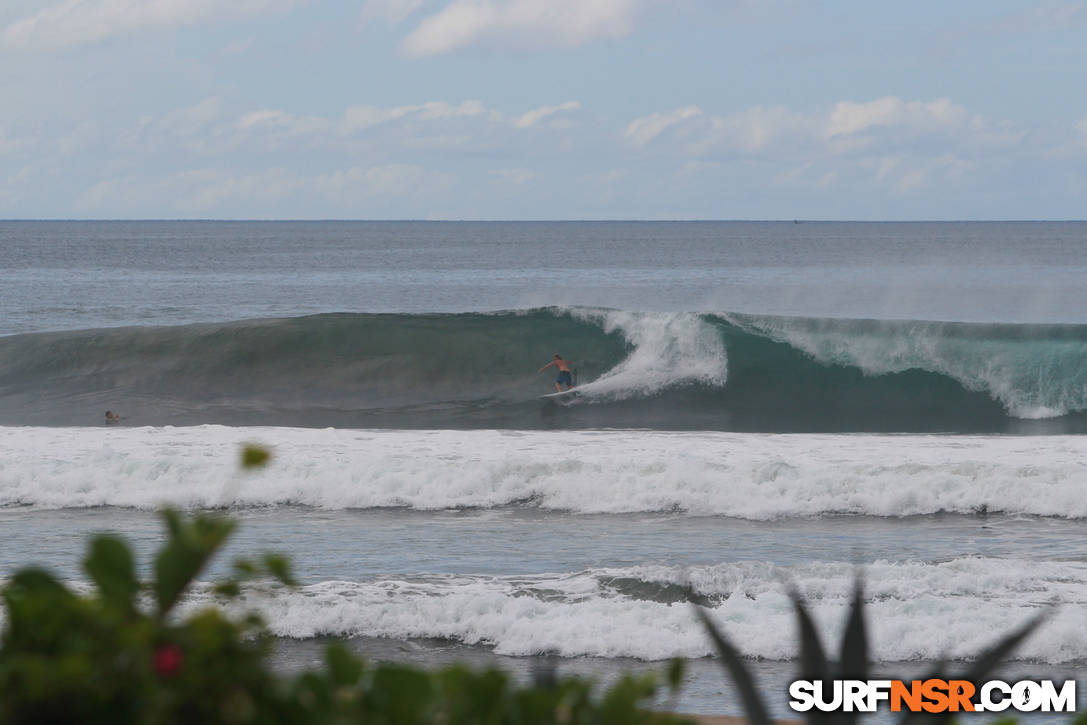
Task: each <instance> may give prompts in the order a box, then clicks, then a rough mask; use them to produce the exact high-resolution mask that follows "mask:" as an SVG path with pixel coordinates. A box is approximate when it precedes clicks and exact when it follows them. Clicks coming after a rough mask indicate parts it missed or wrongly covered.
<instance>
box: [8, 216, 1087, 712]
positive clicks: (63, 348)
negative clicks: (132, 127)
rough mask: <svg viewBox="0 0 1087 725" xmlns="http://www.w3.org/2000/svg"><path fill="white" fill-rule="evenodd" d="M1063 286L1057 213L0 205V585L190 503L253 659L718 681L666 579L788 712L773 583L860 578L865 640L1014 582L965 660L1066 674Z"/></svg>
mask: <svg viewBox="0 0 1087 725" xmlns="http://www.w3.org/2000/svg"><path fill="white" fill-rule="evenodd" d="M1084 280H1087V223H1081V222H1015V223H1007V222H999V223H997V222H992V223H974V222H954V223H952V222H932V223H836V222H834V223H832V222H801V221H799V220H798V221H797V222H591V223H587V222H490V223H475V222H471V223H469V222H77V221H73V222H32V221H27V222H19V221H9V222H0V310H2V313H3V314H2V316H0V577H2V576H5V575H7V574H8V573H10V572H11V571H12V570H14V569H15V568H17V567H20V566H25V565H29V564H44V565H47V566H50V567H53V568H55V569H56V570H58V571H59V572H61V573H62V574H63V575H64V576H65V577H67V578H69V579H72V580H75V581H79V580H82V579H83V578H84V577H83V575H82V574H81V572H80V568H79V567H80V565H79V562H80V560H81V558H82V553H83V545H84V542H85V540H86V537H87V535H88V534H89V533H91V532H94V531H101V530H113V531H119V532H121V533H122V534H124V535H126V536H127V537H129V538H130V539H131V540H132V541H133V542H134V543H135V545H136V547H137V549H138V551H139V552H140V553H141V556H142V558H143V562H144V564H145V565H146V564H147V562H148V559H149V555H150V552H152V551H153V550H154V548H155V546H156V545H157V542H158V541H160V539H161V526H160V524H159V522H158V520H157V519H156V517H155V513H154V512H155V510H156V509H157V508H159V507H161V506H162V505H165V504H170V505H174V506H180V507H182V508H185V509H189V510H196V509H206V508H213V509H217V510H225V511H228V512H230V513H231V514H232V515H234V516H236V517H237V518H239V519H240V521H241V527H240V533H239V534H238V536H237V538H236V541H234V542H233V543H232V544H231V546H230V550H229V551H228V552H227V555H226V556H224V557H223V562H222V563H220V564H219V566H220V567H223V566H225V562H227V561H228V560H229V559H230V558H232V556H233V555H235V554H244V553H253V552H258V551H264V550H275V551H281V552H283V553H286V554H288V555H290V556H291V557H292V559H293V561H294V562H295V568H296V573H297V575H298V577H299V579H300V580H301V582H302V586H301V587H300V588H299V589H297V590H294V591H288V592H283V593H280V594H276V595H274V596H261V597H257V596H256V595H254V596H253V597H252V598H250V599H249V600H247V601H246V604H247V605H248V606H252V607H256V608H258V609H260V610H261V611H262V612H264V613H265V616H266V617H267V619H268V622H269V625H270V627H271V629H272V631H273V632H274V633H275V634H276V635H277V636H278V638H279V640H278V642H279V644H278V647H277V653H276V666H277V667H280V668H281V669H283V670H284V671H294V670H297V669H300V668H304V667H307V666H311V665H314V664H315V663H317V662H318V661H319V660H320V648H321V646H322V645H323V643H324V642H326V641H328V639H329V638H348V640H349V642H350V645H351V646H352V647H353V648H355V649H357V650H358V651H359V652H361V653H363V654H366V655H368V656H371V657H374V658H378V659H390V660H396V661H406V662H412V663H416V664H422V665H425V666H433V665H439V664H444V663H447V662H451V661H466V662H469V663H472V664H477V665H488V664H498V665H500V666H503V667H506V668H507V669H510V670H512V671H514V672H515V673H518V675H519V676H523V677H528V676H529V675H530V673H531V672H532V671H533V669H534V668H536V667H538V666H539V665H540V663H541V662H546V663H550V664H554V665H555V666H556V667H557V668H558V670H559V672H560V673H568V674H584V675H588V676H593V677H597V678H599V679H601V680H603V681H605V682H607V681H610V680H611V679H612V678H614V677H615V676H616V675H617V674H618V673H620V672H623V671H645V670H653V669H660V668H661V667H662V666H663V665H664V661H665V660H667V659H668V658H671V657H674V656H682V657H687V658H692V661H691V667H690V671H689V673H688V677H687V680H688V681H687V684H686V688H685V691H684V695H683V696H682V698H681V699H680V700H679V701H678V702H667V703H662V706H669V707H675V708H678V709H680V710H684V711H688V712H698V713H723V714H737V713H740V712H741V706H740V703H739V702H738V701H737V699H736V697H735V695H734V693H733V691H732V689H731V687H730V686H729V685H728V684H727V683H726V682H725V680H724V678H723V676H722V674H721V672H720V671H719V669H718V666H717V663H716V662H715V661H714V660H712V659H711V658H709V657H708V655H709V654H710V651H711V648H710V645H709V642H708V640H707V638H706V637H705V635H704V633H703V632H702V631H701V629H700V627H699V625H698V623H697V622H696V620H695V618H694V616H693V612H692V611H691V605H690V604H688V603H686V601H685V600H686V598H687V597H688V588H689V590H690V591H692V592H693V596H694V597H695V598H696V599H697V600H698V601H699V602H700V603H701V604H703V605H704V606H706V607H708V608H709V611H710V612H711V614H712V616H713V618H714V619H715V620H716V621H717V622H719V623H720V624H721V626H722V628H723V629H724V631H725V632H727V633H728V634H729V636H730V637H732V638H733V639H734V640H735V641H736V643H737V644H738V645H739V646H740V648H741V649H742V650H743V652H744V653H745V654H746V655H747V656H748V657H749V662H750V664H751V666H752V668H753V669H754V670H755V672H756V677H757V678H758V681H759V683H760V685H761V689H762V690H763V691H764V692H765V694H766V696H767V698H768V700H769V701H770V704H771V708H772V710H773V712H774V714H775V715H777V716H782V717H788V716H790V715H791V714H792V713H791V712H790V711H789V709H788V706H787V704H786V703H787V695H786V689H785V688H786V683H787V682H788V681H789V680H791V679H792V677H793V676H794V675H795V673H796V667H797V664H796V654H797V653H796V635H795V631H794V622H793V617H792V614H791V610H790V605H789V600H788V596H787V591H788V588H789V587H790V586H794V587H796V588H797V590H799V591H800V592H801V593H802V594H803V595H804V596H805V597H806V598H807V599H808V601H809V602H810V604H811V607H812V609H813V613H814V616H815V619H816V621H817V623H818V624H819V625H820V626H821V628H822V629H823V631H824V633H825V634H826V636H827V638H828V641H835V639H836V637H837V636H838V635H839V634H840V632H841V631H842V625H843V618H844V615H845V612H846V610H847V608H848V603H849V597H850V595H851V592H852V587H853V582H854V580H855V578H856V577H858V576H859V577H861V578H862V579H863V581H864V587H865V598H866V601H867V603H868V617H869V625H870V629H871V646H872V655H873V658H874V659H875V660H876V662H877V664H876V665H875V668H876V671H877V672H879V673H881V674H885V675H888V676H896V677H897V676H911V675H916V674H918V673H920V672H923V671H925V670H926V669H927V668H928V667H931V666H932V664H933V663H934V662H936V661H938V660H940V659H942V658H950V659H952V660H953V661H955V662H957V661H958V660H960V659H962V658H968V657H969V656H970V655H971V654H973V653H976V652H978V651H979V650H981V649H982V648H983V647H985V646H986V645H987V644H989V643H991V642H992V641H993V640H994V638H995V637H997V636H998V635H1000V634H1001V633H1003V632H1007V631H1010V630H1011V629H1013V628H1015V627H1016V626H1017V625H1019V624H1021V623H1023V622H1024V621H1026V620H1027V619H1028V618H1030V617H1031V616H1032V615H1033V614H1035V613H1037V612H1038V611H1041V610H1043V609H1044V610H1048V611H1049V617H1048V619H1047V621H1046V623H1045V624H1044V625H1043V626H1042V628H1041V629H1040V630H1039V631H1038V632H1037V633H1036V634H1035V635H1034V636H1032V637H1031V638H1030V639H1028V640H1027V641H1026V643H1025V644H1024V645H1023V646H1022V647H1021V648H1020V649H1019V650H1018V651H1017V652H1016V654H1015V655H1014V658H1013V660H1012V661H1011V662H1010V663H1009V664H1008V665H1007V666H1006V667H1005V669H1004V670H1003V671H1002V675H1003V676H1005V677H1006V678H1009V679H1017V678H1020V677H1028V676H1029V677H1055V678H1058V679H1068V678H1077V679H1079V680H1080V690H1081V692H1087V690H1085V689H1084V688H1085V686H1087V685H1085V682H1084V676H1083V672H1084V665H1085V664H1087V531H1085V526H1084V523H1085V519H1087V437H1085V436H1084V433H1085V432H1087V285H1085V284H1084ZM555 353H561V354H562V355H563V356H564V357H566V358H567V359H569V360H570V362H571V367H572V368H573V369H574V371H575V373H576V376H577V380H578V390H579V394H578V395H577V396H576V397H569V398H562V399H557V400H547V399H541V398H540V396H541V395H544V394H546V393H549V392H552V391H553V390H554V378H555V375H554V372H553V370H554V369H553V368H552V369H549V370H547V371H545V372H544V373H537V370H538V369H539V368H540V367H541V366H542V365H544V364H546V363H547V362H549V361H550V360H551V359H552V356H553V355H554V354H555ZM106 410H111V411H115V412H117V413H119V414H120V415H121V416H122V420H121V422H120V423H119V424H117V425H110V426H106V425H104V412H105V411H106ZM248 442H257V443H261V444H264V445H267V446H268V447H270V448H271V450H272V451H273V458H272V461H271V464H270V465H269V466H268V468H267V469H265V470H262V471H259V472H241V471H239V470H238V464H237V461H238V451H239V448H240V446H241V445H243V444H244V443H248ZM222 570H223V569H222V568H220V571H222ZM214 573H215V572H214V571H213V572H211V573H210V574H209V576H212V575H214ZM205 603H206V602H205V601H204V600H202V599H201V598H200V597H196V598H194V599H193V600H192V601H190V602H189V603H188V604H187V606H190V607H196V606H201V605H202V604H205ZM1082 698H1083V695H1082V694H1081V698H1080V699H1081V700H1082ZM874 721H875V722H879V721H881V718H879V717H877V718H876V719H875V720H874ZM883 721H889V720H888V719H887V718H883Z"/></svg>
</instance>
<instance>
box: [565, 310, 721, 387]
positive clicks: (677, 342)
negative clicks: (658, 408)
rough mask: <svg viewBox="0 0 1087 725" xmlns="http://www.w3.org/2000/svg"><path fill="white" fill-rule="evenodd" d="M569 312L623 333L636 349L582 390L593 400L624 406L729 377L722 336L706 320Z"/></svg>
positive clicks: (665, 315)
mask: <svg viewBox="0 0 1087 725" xmlns="http://www.w3.org/2000/svg"><path fill="white" fill-rule="evenodd" d="M566 312H567V313H568V314H569V315H571V316H572V317H574V318H575V319H581V320H586V321H588V322H593V323H595V324H598V325H600V326H601V327H602V328H603V329H604V331H605V332H608V333H612V332H618V333H620V334H621V335H622V336H623V337H624V338H625V339H626V341H627V342H628V343H629V344H630V345H631V346H632V348H633V349H632V350H631V352H630V354H629V355H628V356H627V357H626V359H624V360H623V361H622V362H620V363H619V364H618V365H616V366H615V367H614V368H612V369H611V370H608V371H607V372H605V373H604V374H603V375H601V376H600V377H599V378H597V379H596V380H593V381H591V382H589V383H585V384H583V385H580V386H579V388H578V389H579V390H580V391H581V392H582V393H583V394H587V395H589V396H590V397H603V398H606V399H609V400H623V399H626V398H631V397H636V396H648V395H653V394H655V393H657V392H660V391H661V390H664V389H666V388H671V387H676V386H680V385H690V384H692V383H702V384H706V385H715V386H722V385H724V384H725V380H726V378H727V377H728V357H727V355H726V354H725V346H724V343H723V342H722V339H721V334H720V332H719V331H718V330H717V328H716V327H714V326H713V325H712V324H711V323H709V322H707V320H706V319H705V318H704V317H702V316H701V315H697V314H694V313H681V312H674V313H664V312H624V311H621V310H595V309H588V308H576V309H570V310H566Z"/></svg>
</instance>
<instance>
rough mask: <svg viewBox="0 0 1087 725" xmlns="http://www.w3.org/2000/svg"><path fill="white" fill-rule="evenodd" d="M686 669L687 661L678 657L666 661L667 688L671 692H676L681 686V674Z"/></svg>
mask: <svg viewBox="0 0 1087 725" xmlns="http://www.w3.org/2000/svg"><path fill="white" fill-rule="evenodd" d="M686 671H687V663H686V662H685V661H684V660H682V659H680V658H679V657H676V658H675V659H673V660H672V661H671V662H669V663H668V689H669V690H671V691H672V692H673V693H676V692H678V691H679V688H680V687H682V686H683V675H684V674H685V673H686Z"/></svg>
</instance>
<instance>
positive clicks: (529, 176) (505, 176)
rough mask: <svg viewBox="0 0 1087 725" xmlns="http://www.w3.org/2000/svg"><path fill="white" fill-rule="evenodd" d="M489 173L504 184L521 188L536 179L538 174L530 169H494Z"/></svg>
mask: <svg viewBox="0 0 1087 725" xmlns="http://www.w3.org/2000/svg"><path fill="white" fill-rule="evenodd" d="M487 173H488V174H490V175H491V176H494V177H496V178H497V179H498V180H499V181H500V182H502V183H503V184H513V185H514V186H520V185H521V184H524V183H525V182H527V181H532V180H533V179H535V178H536V172H535V171H532V170H530V169H492V170H491V171H488V172H487Z"/></svg>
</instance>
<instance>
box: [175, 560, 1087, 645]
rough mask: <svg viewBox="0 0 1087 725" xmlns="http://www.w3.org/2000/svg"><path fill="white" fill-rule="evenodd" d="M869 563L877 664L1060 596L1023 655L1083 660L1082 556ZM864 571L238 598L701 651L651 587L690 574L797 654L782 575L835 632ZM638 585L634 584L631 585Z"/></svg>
mask: <svg viewBox="0 0 1087 725" xmlns="http://www.w3.org/2000/svg"><path fill="white" fill-rule="evenodd" d="M864 573H865V576H866V578H867V590H866V598H867V603H868V607H867V614H868V621H869V628H870V639H871V643H872V652H873V655H874V657H875V658H877V659H878V660H880V661H884V662H905V661H915V660H938V659H941V658H944V657H949V658H953V659H954V658H965V657H970V656H972V655H976V654H977V653H978V652H980V651H981V650H982V649H983V648H984V647H986V646H988V645H989V644H991V642H992V640H993V638H994V636H995V634H994V633H999V632H1003V631H1008V630H1010V629H1012V628H1014V627H1015V626H1018V625H1019V624H1021V623H1023V622H1024V621H1026V620H1027V619H1029V618H1030V617H1031V616H1033V615H1034V614H1035V613H1037V611H1038V610H1039V607H1041V606H1054V607H1055V610H1054V614H1053V616H1052V617H1050V618H1049V620H1047V622H1046V624H1045V625H1044V626H1043V627H1042V628H1041V629H1040V630H1039V631H1038V632H1037V633H1036V634H1035V635H1033V636H1032V637H1031V638H1029V639H1028V640H1027V641H1026V643H1025V644H1024V645H1023V646H1022V647H1021V648H1020V649H1019V650H1018V651H1017V653H1016V655H1015V656H1016V657H1017V658H1019V659H1026V660H1039V661H1042V662H1046V663H1049V664H1061V663H1071V662H1083V661H1087V627H1084V624H1085V618H1084V615H1083V608H1084V605H1085V604H1087V601H1085V596H1084V592H1085V591H1087V564H1084V563H1083V562H1039V561H1032V560H1024V559H1015V558H1008V559H1004V558H999V559H997V558H975V557H966V558H960V559H954V560H951V561H947V562H942V563H925V562H915V561H899V562H891V561H877V562H874V563H872V564H869V565H867V566H866V567H865V572H864ZM855 574H856V569H855V567H854V566H853V565H852V564H848V563H844V562H838V563H815V564H811V563H809V564H805V565H803V566H801V567H781V566H775V565H773V564H770V563H767V562H736V563H729V564H718V565H711V566H696V567H691V568H681V567H670V566H662V565H643V566H635V567H627V568H618V569H590V570H586V571H582V572H575V573H567V574H540V575H534V576H502V577H494V576H470V575H431V576H416V577H411V578H387V579H380V580H376V581H369V582H352V581H324V582H320V583H316V584H310V585H308V586H305V587H302V588H301V590H298V591H294V592H287V593H282V594H277V595H275V596H273V597H272V598H266V597H251V598H249V599H247V600H243V602H242V606H243V607H250V606H256V607H257V608H258V609H260V610H261V611H262V612H263V613H264V615H265V617H266V619H267V621H269V622H271V623H272V628H273V631H274V633H275V634H277V635H279V636H283V637H293V638H312V637H320V636H328V635H333V636H367V637H390V638H396V639H410V638H437V639H447V640H452V641H457V642H461V643H464V644H469V645H482V646H487V647H490V648H493V649H494V651H495V652H496V653H498V654H503V655H513V656H525V655H538V654H557V655H560V656H563V657H581V656H592V657H608V658H616V657H634V658H639V659H643V660H660V659H666V658H670V657H676V656H680V657H704V656H707V655H710V654H711V647H710V645H709V643H708V641H707V638H706V636H705V633H704V631H702V629H701V627H700V626H699V624H698V623H697V621H696V619H695V617H694V616H693V615H692V612H691V611H690V609H689V607H688V605H686V604H685V603H682V601H681V600H678V599H676V598H674V597H671V596H670V595H667V594H666V595H665V596H657V597H656V598H654V597H653V596H645V592H647V591H650V592H653V591H655V592H658V593H660V592H667V591H668V590H669V588H677V587H682V586H686V585H688V584H689V585H691V586H692V587H693V589H694V591H695V592H696V595H698V596H700V597H701V598H703V599H704V600H705V603H706V604H707V606H708V607H709V613H710V615H711V616H712V617H713V619H714V620H715V621H716V622H717V623H719V624H720V625H721V626H722V627H723V628H724V629H725V631H727V632H728V633H729V636H730V637H732V638H733V639H734V641H735V642H736V643H737V646H738V647H739V648H740V650H741V652H742V653H743V654H744V655H746V656H748V657H759V658H766V659H772V660H791V659H795V658H796V657H797V654H798V653H797V652H796V649H795V646H796V641H797V637H796V633H795V630H794V627H795V615H794V612H793V610H792V606H791V603H790V600H789V597H788V595H787V594H786V591H785V588H786V584H785V582H791V583H793V584H795V586H796V587H797V588H798V589H799V591H800V592H801V594H802V595H803V596H804V597H805V598H806V600H807V601H808V603H809V606H810V608H811V611H812V613H813V616H814V619H815V620H816V623H817V626H818V627H819V628H820V630H821V631H823V632H825V633H826V635H827V636H828V637H829V638H830V639H831V641H834V640H835V639H837V638H838V637H839V636H840V634H841V628H842V626H843V623H844V620H845V618H846V614H847V611H848V608H849V603H850V597H851V595H852V587H853V579H854V576H855ZM616 581H621V582H624V586H625V587H626V588H627V589H626V590H624V589H622V588H620V587H616V585H615V582H616ZM631 589H636V590H637V593H636V594H635V595H633V596H632V595H631V592H630V590H631ZM201 603H202V600H201V599H198V600H197V601H194V602H190V603H189V605H188V606H199V605H200V604H201Z"/></svg>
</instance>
